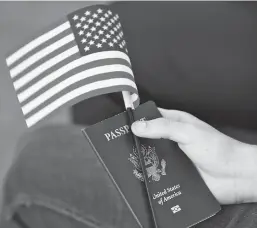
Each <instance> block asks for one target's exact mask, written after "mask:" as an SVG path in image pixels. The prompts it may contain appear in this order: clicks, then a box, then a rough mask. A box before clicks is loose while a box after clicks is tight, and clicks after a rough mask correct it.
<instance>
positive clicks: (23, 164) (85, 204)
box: [0, 126, 257, 228]
mask: <svg viewBox="0 0 257 228" xmlns="http://www.w3.org/2000/svg"><path fill="white" fill-rule="evenodd" d="M28 138H29V142H28V143H26V144H25V146H23V148H22V150H21V151H20V153H19V156H18V157H17V159H16V161H15V162H14V165H13V167H12V169H11V170H10V172H9V175H8V177H7V179H6V183H5V196H4V208H3V210H4V213H3V215H2V221H1V226H0V227H1V228H27V227H29V228H59V227H60V228H100V227H104V228H133V227H138V226H137V223H136V222H135V220H134V218H133V217H132V215H131V214H130V212H129V210H128V209H127V207H126V205H125V204H124V202H123V201H122V199H121V197H120V196H119V193H118V192H117V190H116V189H115V187H114V186H113V184H112V182H111V181H110V180H109V178H108V176H107V174H106V173H105V171H104V169H103V168H102V166H101V164H100V163H99V162H98V160H97V158H96V156H95V155H94V153H93V151H92V150H91V148H90V146H89V144H88V142H87V141H86V139H85V138H84V136H83V135H82V133H81V131H80V128H78V127H74V126H66V127H61V126H56V127H46V128H44V129H41V130H38V131H37V132H35V133H32V134H31V135H30V136H29V137H28ZM8 219H9V220H8ZM168 227H173V226H172V224H167V228H168ZM196 227H197V228H223V227H224V228H256V227H257V206H256V205H255V204H242V205H231V206H224V207H223V210H222V211H221V212H220V213H218V214H217V215H216V216H214V217H212V218H210V219H208V220H206V221H204V222H202V223H200V224H198V225H197V226H196ZM174 228H175V227H174Z"/></svg>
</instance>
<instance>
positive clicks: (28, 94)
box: [18, 59, 133, 106]
mask: <svg viewBox="0 0 257 228" xmlns="http://www.w3.org/2000/svg"><path fill="white" fill-rule="evenodd" d="M114 64H119V65H124V66H127V67H129V68H131V66H130V64H129V63H128V62H127V61H126V60H124V59H103V60H102V59H101V60H96V61H93V62H90V63H87V64H84V65H81V66H79V67H77V68H75V69H73V70H71V71H69V72H68V73H66V74H64V75H62V76H61V77H59V78H57V79H56V80H52V78H51V79H50V80H51V81H49V80H44V84H42V83H40V82H39V83H38V85H37V86H32V88H29V89H27V90H26V91H24V93H22V94H18V99H19V101H20V103H21V105H22V106H24V105H25V104H26V103H29V102H30V101H32V100H34V99H35V98H36V97H38V96H39V95H40V94H42V93H44V92H46V91H48V90H49V89H51V88H52V87H54V86H56V85H57V84H59V83H60V82H62V81H64V80H66V79H67V78H69V77H70V76H71V75H76V74H78V73H80V72H84V71H86V70H88V69H92V68H96V67H100V66H104V65H105V66H107V65H114ZM110 78H111V75H110ZM131 79H132V80H133V76H132V75H131ZM40 87H41V88H40ZM33 88H34V89H33ZM39 88H40V89H39ZM35 89H37V91H35ZM21 95H22V96H21ZM24 98H26V99H24Z"/></svg>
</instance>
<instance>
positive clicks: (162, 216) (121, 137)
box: [83, 102, 220, 228]
mask: <svg viewBox="0 0 257 228" xmlns="http://www.w3.org/2000/svg"><path fill="white" fill-rule="evenodd" d="M134 114H135V118H136V120H151V119H155V118H159V117H161V114H160V113H159V111H158V109H157V107H156V105H155V103H154V102H147V103H145V104H142V105H140V106H139V107H138V108H136V110H135V111H134ZM129 123H130V122H129V119H128V115H127V113H126V112H123V113H121V114H119V115H116V116H114V117H111V118H109V119H106V120H104V121H102V122H100V123H97V124H95V125H93V126H90V127H87V128H85V129H84V130H83V132H84V134H85V136H86V137H87V139H88V140H89V142H90V144H91V146H92V148H93V150H94V152H95V154H96V155H97V157H98V158H99V160H100V161H101V163H102V165H103V166H104V168H105V170H106V172H107V173H108V174H109V176H110V178H111V179H112V181H113V183H114V185H115V186H116V187H117V189H118V191H119V193H120V194H121V196H122V198H123V199H124V201H125V202H126V204H127V206H128V207H129V209H130V211H131V213H132V214H133V216H134V218H135V219H136V220H137V223H138V227H144V228H154V223H153V221H152V219H151V213H150V208H149V202H148V200H151V203H152V206H153V211H154V215H155V220H156V223H157V227H158V228H167V227H174V228H186V227H190V226H193V225H195V224H197V223H199V222H201V221H203V220H205V219H207V218H209V217H211V216H213V215H214V214H216V213H217V212H218V211H219V210H220V205H219V204H218V202H217V200H216V199H215V198H214V196H213V195H212V193H211V192H210V190H209V189H208V187H207V186H206V184H205V183H204V181H203V179H202V178H201V176H200V174H199V173H198V171H197V170H196V168H195V167H194V165H193V164H192V162H191V161H190V160H189V158H188V157H187V156H186V155H185V154H184V153H183V152H182V151H181V150H180V148H179V147H178V145H177V144H176V143H175V142H172V141H170V140H166V139H156V140H155V139H144V138H140V144H141V153H142V155H143V157H144V163H145V169H146V172H147V176H148V178H147V180H146V181H147V182H148V183H147V186H148V191H149V193H150V199H148V197H147V194H146V192H145V188H144V184H145V183H144V181H145V180H144V177H143V175H142V168H141V166H140V162H139V155H138V153H137V150H136V148H135V145H134V143H133V137H132V133H131V130H130V124H129Z"/></svg>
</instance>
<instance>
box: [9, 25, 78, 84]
mask: <svg viewBox="0 0 257 228" xmlns="http://www.w3.org/2000/svg"><path fill="white" fill-rule="evenodd" d="M69 34H71V29H67V30H65V31H63V32H62V33H60V34H58V35H57V36H54V37H53V38H52V39H50V40H47V41H46V42H44V43H42V44H40V45H39V46H37V47H35V48H34V49H33V50H31V51H30V52H28V53H26V54H25V55H23V56H22V57H21V58H20V59H19V60H17V61H15V62H14V63H13V64H12V65H11V66H9V68H10V69H13V68H15V67H16V66H18V65H19V64H20V63H22V62H23V61H24V60H26V59H28V58H29V57H30V56H32V55H34V54H36V53H38V52H39V51H41V50H42V49H44V48H45V47H48V46H50V45H51V44H53V43H55V42H57V41H58V40H60V39H62V38H63V37H65V36H67V35H69ZM75 44H76V42H74V45H75ZM19 76H20V74H19V75H17V77H19ZM15 79H16V77H15Z"/></svg>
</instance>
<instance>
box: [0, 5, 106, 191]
mask: <svg viewBox="0 0 257 228" xmlns="http://www.w3.org/2000/svg"><path fill="white" fill-rule="evenodd" d="M99 3H102V2H101V1H100V2H99ZM92 4H93V2H90V1H88V2H0V74H1V76H0V189H1V185H2V181H3V177H4V176H5V174H6V171H7V169H8V167H9V166H10V164H11V162H12V160H13V157H14V156H15V155H14V153H15V151H16V148H17V142H18V141H19V139H20V137H21V136H22V135H25V134H24V133H25V131H27V130H28V129H26V126H25V122H24V120H23V116H22V112H21V109H20V106H19V103H18V100H17V97H16V95H15V92H14V89H13V85H12V81H11V79H10V75H9V71H8V68H7V66H6V62H5V57H6V55H7V54H8V53H11V52H12V51H14V50H15V49H16V48H18V47H20V46H21V45H23V44H24V42H26V41H27V40H29V39H30V38H31V37H34V34H38V32H39V31H40V30H41V29H42V28H47V27H48V26H49V24H51V23H53V22H55V21H58V20H59V19H60V18H62V17H63V16H64V15H66V14H67V13H70V12H72V11H74V10H77V9H79V8H81V7H85V6H88V5H92ZM71 119H72V117H71V109H69V108H64V109H60V110H58V111H57V112H56V113H55V114H54V115H52V116H50V117H49V118H48V119H47V120H46V121H43V122H42V123H40V124H39V125H38V126H37V127H39V128H40V127H42V126H44V125H49V124H53V123H54V124H68V123H70V122H71Z"/></svg>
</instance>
